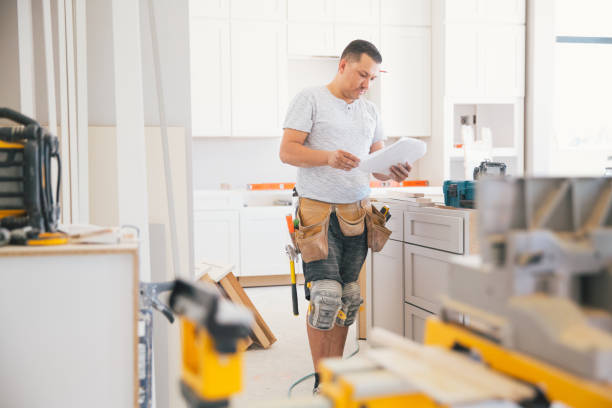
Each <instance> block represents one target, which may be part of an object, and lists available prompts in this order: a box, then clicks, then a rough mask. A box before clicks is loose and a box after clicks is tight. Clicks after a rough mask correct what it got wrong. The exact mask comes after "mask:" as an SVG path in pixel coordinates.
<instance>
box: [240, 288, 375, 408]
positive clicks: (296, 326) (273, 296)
mask: <svg viewBox="0 0 612 408" xmlns="http://www.w3.org/2000/svg"><path fill="white" fill-rule="evenodd" d="M246 292H247V294H248V295H249V297H250V298H251V300H252V301H253V303H254V304H255V307H257V309H258V310H259V312H260V313H261V315H262V316H263V318H264V319H265V321H266V323H267V324H268V325H269V326H270V329H271V330H272V332H273V333H274V335H275V336H276V338H277V339H278V340H277V342H276V343H274V344H273V345H272V347H270V348H269V349H267V350H263V349H251V350H248V351H247V352H246V353H245V358H244V388H243V392H242V393H241V394H240V395H238V396H236V397H235V398H234V399H233V403H232V407H239V408H245V407H248V406H249V403H251V404H252V403H253V402H255V401H263V400H269V399H278V398H284V397H286V396H287V392H288V390H289V387H290V386H291V385H292V384H293V383H294V382H295V381H297V380H298V379H300V378H301V377H303V376H305V375H307V374H310V373H312V371H313V368H312V360H311V357H310V349H309V347H308V338H307V337H306V321H305V314H304V313H305V311H306V307H307V306H308V302H307V301H306V300H305V299H304V288H303V286H299V287H298V296H299V297H300V316H298V317H295V316H293V313H292V308H291V289H290V287H289V286H272V287H262V288H247V289H246ZM355 327H356V326H355V325H353V326H351V328H350V330H349V334H348V338H347V341H346V347H345V350H344V354H345V356H348V355H350V354H351V353H353V352H354V351H355V350H357V340H356V331H355V330H356V329H355ZM359 343H360V345H362V347H363V344H362V343H365V342H363V341H359ZM312 385H313V379H312V378H309V379H308V380H306V381H305V382H303V383H301V384H300V385H298V386H297V387H295V389H294V390H293V394H292V395H294V396H304V395H310V394H311V392H312Z"/></svg>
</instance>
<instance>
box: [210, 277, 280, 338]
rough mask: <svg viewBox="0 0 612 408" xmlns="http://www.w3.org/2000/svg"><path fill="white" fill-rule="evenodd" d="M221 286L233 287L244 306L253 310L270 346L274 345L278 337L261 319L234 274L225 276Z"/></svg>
mask: <svg viewBox="0 0 612 408" xmlns="http://www.w3.org/2000/svg"><path fill="white" fill-rule="evenodd" d="M221 284H222V285H223V288H224V289H226V284H227V285H228V286H231V287H232V289H233V290H234V291H235V292H236V293H237V295H238V296H239V297H240V300H241V302H242V304H244V305H245V306H246V307H248V308H249V309H251V311H252V312H253V315H254V317H255V321H256V322H257V325H258V326H259V327H261V329H262V330H263V331H264V333H265V334H266V337H267V339H268V341H269V342H270V344H273V343H274V342H275V341H276V337H275V336H274V334H273V333H272V330H270V328H269V327H268V325H267V324H266V322H265V321H264V319H263V317H261V315H260V314H259V312H258V311H257V308H256V307H255V305H254V304H253V302H251V299H249V297H248V296H247V294H246V293H245V292H244V289H243V288H242V286H240V283H238V280H237V279H236V277H235V276H234V274H233V273H231V272H230V273H228V274H227V275H226V276H225V278H223V279H222V280H221ZM226 290H227V289H226Z"/></svg>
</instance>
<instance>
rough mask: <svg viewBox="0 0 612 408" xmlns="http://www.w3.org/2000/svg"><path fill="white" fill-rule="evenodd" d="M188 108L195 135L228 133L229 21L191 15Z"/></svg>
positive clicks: (225, 134) (228, 134)
mask: <svg viewBox="0 0 612 408" xmlns="http://www.w3.org/2000/svg"><path fill="white" fill-rule="evenodd" d="M190 31H191V40H190V46H191V112H192V115H191V116H192V118H193V119H192V127H193V135H194V136H216V137H218V136H230V134H231V122H230V117H231V116H230V70H229V68H230V53H229V22H227V21H221V20H210V19H206V18H199V17H198V18H192V19H191V27H190Z"/></svg>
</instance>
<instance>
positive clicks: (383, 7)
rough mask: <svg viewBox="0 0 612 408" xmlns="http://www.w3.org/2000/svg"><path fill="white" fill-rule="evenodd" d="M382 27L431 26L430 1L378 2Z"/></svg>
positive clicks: (390, 0)
mask: <svg viewBox="0 0 612 408" xmlns="http://www.w3.org/2000/svg"><path fill="white" fill-rule="evenodd" d="M380 22H381V23H382V24H383V25H406V26H429V25H431V0H380Z"/></svg>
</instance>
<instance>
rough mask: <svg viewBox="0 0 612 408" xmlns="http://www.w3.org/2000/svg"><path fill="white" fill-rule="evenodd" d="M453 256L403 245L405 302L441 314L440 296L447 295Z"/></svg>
mask: <svg viewBox="0 0 612 408" xmlns="http://www.w3.org/2000/svg"><path fill="white" fill-rule="evenodd" d="M452 256H453V255H450V254H446V253H444V252H440V251H434V250H431V249H427V248H421V247H417V246H414V245H408V244H404V299H405V301H406V302H410V303H412V304H414V305H417V306H418V307H421V308H423V309H427V310H431V311H432V312H435V313H438V312H439V310H440V295H443V294H446V293H448V274H449V269H450V263H449V262H450V258H451V257H452Z"/></svg>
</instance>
